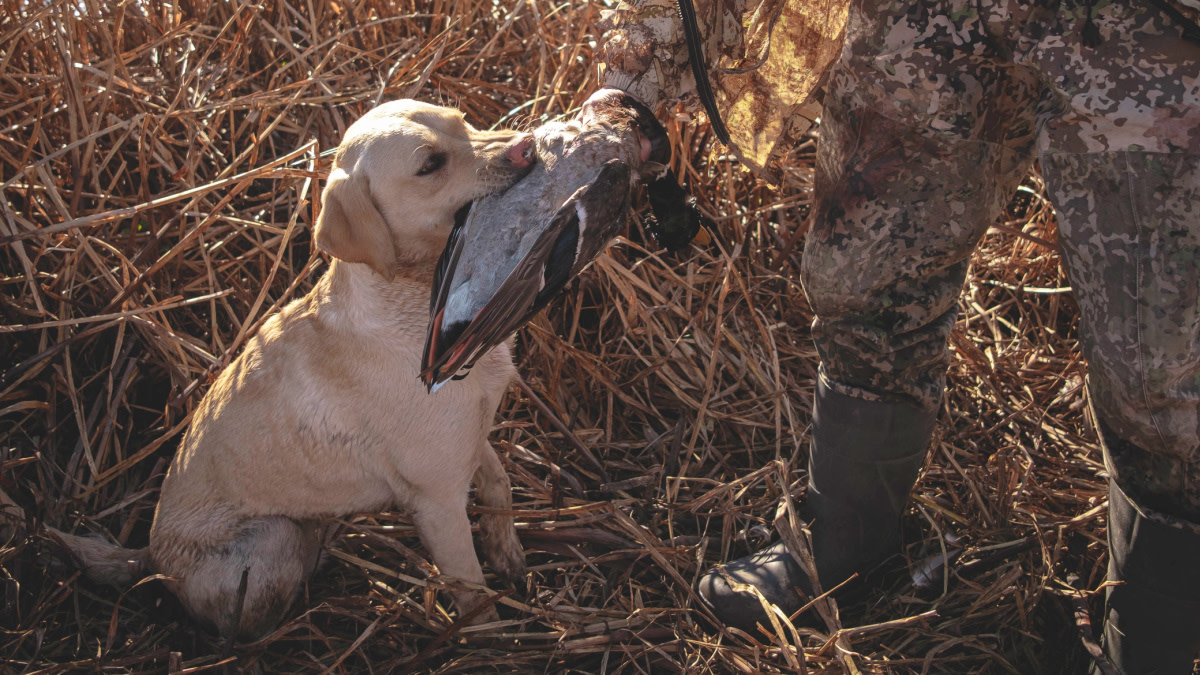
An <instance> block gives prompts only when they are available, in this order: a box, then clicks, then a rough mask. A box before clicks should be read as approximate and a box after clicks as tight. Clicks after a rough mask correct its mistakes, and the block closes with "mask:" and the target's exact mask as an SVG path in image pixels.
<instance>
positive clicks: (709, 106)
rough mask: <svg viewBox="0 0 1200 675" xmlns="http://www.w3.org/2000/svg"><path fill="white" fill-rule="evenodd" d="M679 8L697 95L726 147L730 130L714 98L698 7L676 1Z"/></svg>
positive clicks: (690, 2)
mask: <svg viewBox="0 0 1200 675" xmlns="http://www.w3.org/2000/svg"><path fill="white" fill-rule="evenodd" d="M675 4H676V6H677V7H678V8H679V18H680V20H681V21H683V37H684V41H685V42H686V43H687V50H688V61H689V62H691V64H692V76H693V77H695V78H696V93H697V94H699V95H700V102H701V103H703V104H704V112H706V113H707V114H708V122H709V124H711V125H712V130H713V133H715V134H716V135H717V138H718V139H720V141H721V142H722V143H724V144H725V145H731V143H730V142H729V129H726V128H725V121H724V120H722V119H721V112H720V111H719V110H717V99H716V97H714V96H713V90H712V83H710V82H709V81H708V67H707V65H706V62H705V60H704V45H703V44H701V42H700V27H699V25H697V23H696V7H695V5H693V4H692V0H676V3H675Z"/></svg>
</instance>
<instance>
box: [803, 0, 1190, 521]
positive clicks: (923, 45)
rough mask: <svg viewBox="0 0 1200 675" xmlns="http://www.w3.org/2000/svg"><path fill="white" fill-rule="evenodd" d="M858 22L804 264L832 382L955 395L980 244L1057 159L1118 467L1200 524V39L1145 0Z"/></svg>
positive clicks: (1064, 232) (1064, 226)
mask: <svg viewBox="0 0 1200 675" xmlns="http://www.w3.org/2000/svg"><path fill="white" fill-rule="evenodd" d="M850 21H851V25H850V28H849V29H848V35H847V43H846V48H845V50H844V51H843V54H842V58H841V61H840V62H839V63H838V65H837V66H836V67H835V69H834V70H833V72H832V74H831V79H830V82H829V86H828V87H827V94H826V99H825V105H826V109H825V113H824V116H823V121H822V129H821V144H820V145H819V148H820V149H819V157H818V167H817V186H816V187H817V195H818V199H819V203H818V205H817V209H816V216H815V218H814V220H813V223H814V225H813V229H812V231H811V233H810V234H809V236H808V239H807V242H806V248H805V253H804V263H803V264H804V269H803V270H802V272H803V279H804V284H805V291H806V293H807V295H808V296H809V299H810V302H811V303H812V306H813V308H814V310H815V313H816V316H817V319H816V321H815V323H814V327H813V333H814V337H815V339H816V343H817V348H818V350H819V352H820V355H821V360H822V376H823V377H824V378H825V380H826V382H827V384H828V385H829V386H830V387H831V388H833V389H834V390H837V391H841V392H842V393H845V394H849V395H851V396H858V397H861V398H869V399H885V400H902V401H909V402H912V403H914V404H915V405H918V406H921V407H923V408H926V409H932V408H935V407H936V406H937V405H938V404H939V402H940V400H941V396H942V392H943V390H944V388H945V377H946V368H947V365H948V363H949V352H948V349H947V339H948V336H949V333H950V330H951V328H952V326H953V323H954V319H955V316H956V311H957V299H958V296H959V293H960V291H961V288H962V284H963V281H964V279H965V275H966V271H967V265H968V261H969V258H970V256H971V254H972V252H973V251H974V249H975V247H976V245H977V244H978V242H979V240H980V238H981V237H982V236H983V234H984V232H985V231H986V230H987V228H988V226H989V225H991V224H992V223H993V222H995V220H996V218H997V217H998V216H999V215H1000V214H1001V212H1002V209H1003V207H1004V205H1005V203H1006V201H1007V200H1008V199H1009V198H1010V197H1011V195H1012V194H1013V191H1014V190H1015V188H1016V186H1017V185H1018V184H1019V182H1020V181H1021V179H1022V178H1023V177H1024V176H1025V175H1026V174H1027V172H1028V170H1029V168H1030V165H1031V163H1032V161H1033V159H1034V158H1035V157H1036V158H1038V159H1040V161H1041V163H1042V168H1043V172H1044V175H1045V178H1046V183H1047V186H1048V189H1049V192H1050V196H1051V199H1052V201H1053V203H1054V205H1055V208H1056V210H1057V214H1058V218H1059V227H1060V241H1061V245H1062V253H1063V260H1064V263H1065V266H1066V268H1067V271H1068V274H1069V277H1070V281H1071V284H1072V286H1073V288H1074V291H1075V295H1076V297H1077V299H1078V301H1079V305H1080V310H1081V319H1082V327H1083V335H1082V339H1083V347H1084V353H1085V356H1086V358H1087V360H1088V364H1089V392H1090V395H1091V397H1092V402H1093V405H1094V408H1095V410H1096V412H1097V416H1098V418H1099V419H1100V420H1101V422H1102V424H1103V425H1104V426H1105V427H1106V429H1107V430H1109V431H1111V434H1112V435H1114V436H1115V437H1116V438H1117V439H1119V440H1120V441H1121V442H1118V443H1112V442H1110V443H1109V444H1108V447H1109V449H1110V456H1109V459H1110V467H1111V468H1112V470H1113V471H1114V473H1115V475H1116V478H1117V480H1118V483H1119V484H1121V486H1122V487H1123V488H1125V489H1126V491H1127V492H1129V493H1130V494H1131V496H1134V498H1135V499H1138V500H1139V501H1141V502H1142V503H1144V504H1146V505H1147V506H1151V507H1152V508H1155V509H1159V510H1161V511H1164V512H1166V513H1171V514H1176V515H1178V516H1181V517H1184V518H1187V519H1189V520H1192V521H1193V522H1200V47H1196V46H1195V45H1193V44H1191V43H1188V42H1185V41H1184V40H1182V39H1181V37H1180V36H1181V32H1182V31H1181V29H1180V27H1179V26H1176V25H1173V24H1172V22H1171V19H1170V18H1168V17H1167V16H1165V15H1164V14H1162V13H1161V12H1160V10H1158V9H1157V8H1155V7H1154V6H1153V5H1152V4H1151V3H1143V2H1128V3H1124V2H1123V3H1116V4H1107V3H1105V2H1104V0H1099V1H1097V2H1095V3H1090V2H1081V3H1075V2H1073V1H1067V2H1061V3H1059V2H1054V1H1053V0H1052V1H1050V2H1026V1H1020V0H949V1H945V2H926V3H900V2H878V1H875V0H863V2H862V3H861V4H858V3H856V6H855V9H854V10H853V11H852V15H851V19H850ZM1089 31H1093V32H1098V34H1099V37H1100V40H1099V41H1092V44H1094V45H1096V46H1094V47H1090V46H1086V45H1085V44H1084V40H1083V36H1084V35H1085V33H1087V32H1089ZM1117 448H1119V450H1118V449H1117Z"/></svg>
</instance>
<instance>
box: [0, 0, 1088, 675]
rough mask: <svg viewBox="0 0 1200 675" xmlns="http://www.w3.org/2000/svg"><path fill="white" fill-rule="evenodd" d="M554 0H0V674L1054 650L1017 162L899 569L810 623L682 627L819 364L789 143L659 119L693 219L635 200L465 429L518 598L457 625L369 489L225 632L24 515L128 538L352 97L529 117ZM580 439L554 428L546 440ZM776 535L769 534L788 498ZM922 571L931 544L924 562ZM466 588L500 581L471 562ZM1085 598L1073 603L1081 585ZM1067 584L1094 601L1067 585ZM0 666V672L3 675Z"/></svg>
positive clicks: (1066, 448) (266, 283)
mask: <svg viewBox="0 0 1200 675" xmlns="http://www.w3.org/2000/svg"><path fill="white" fill-rule="evenodd" d="M598 12H599V9H598V8H597V7H596V6H593V5H590V4H588V3H585V2H577V3H567V2H559V1H557V0H528V1H522V2H514V3H493V2H488V1H487V0H464V1H462V2H450V1H438V0H424V1H420V0H409V1H408V2H403V1H401V2H383V1H382V0H359V1H356V2H339V1H336V0H305V1H303V2H294V1H293V0H275V1H273V2H272V1H268V2H257V3H249V2H232V3H217V2H207V1H205V0H188V1H186V2H181V3H162V2H157V1H155V0H134V1H131V2H123V3H109V2H103V1H101V0H75V1H73V2H66V1H63V0H45V1H44V2H29V1H27V0H2V1H0V17H2V18H0V167H2V169H0V189H2V190H3V199H0V264H2V265H3V267H2V268H0V311H2V312H3V314H2V315H0V316H2V319H3V321H2V325H0V353H3V354H4V355H5V358H4V359H3V361H0V368H3V371H2V372H0V450H2V454H0V462H2V467H3V470H2V471H0V487H3V489H4V490H5V491H7V492H8V493H9V494H10V495H12V497H13V499H14V500H15V501H16V502H17V503H18V504H19V505H20V506H21V507H23V508H24V511H25V513H26V517H25V518H24V519H23V520H19V521H18V522H15V523H12V524H13V525H15V527H10V528H8V531H7V532H8V538H7V539H6V540H4V541H0V545H2V546H3V547H2V548H0V575H2V583H3V585H4V593H5V600H4V605H3V607H4V609H3V612H2V613H0V636H2V637H0V663H7V664H8V666H7V667H8V668H9V669H10V671H11V672H22V673H58V672H75V671H95V672H99V671H104V672H131V673H146V672H178V673H197V672H205V671H236V670H248V671H251V672H305V673H308V672H311V673H330V672H337V673H360V672H371V673H382V672H397V673H408V672H433V673H451V672H556V673H559V672H564V673H570V672H577V673H600V672H603V673H637V672H653V673H658V672H676V671H681V672H714V673H743V672H744V673H750V672H799V673H818V672H859V673H1020V674H1028V673H1054V674H1058V673H1072V672H1083V668H1084V663H1085V657H1084V651H1083V648H1082V647H1081V646H1080V640H1079V634H1078V632H1077V627H1076V625H1075V619H1074V614H1073V612H1074V609H1075V607H1077V606H1080V605H1082V606H1085V607H1086V606H1088V605H1090V606H1091V608H1092V609H1093V611H1094V610H1095V609H1096V602H1097V596H1095V595H1094V593H1093V592H1094V591H1095V590H1096V589H1098V588H1099V587H1100V586H1101V583H1102V581H1103V577H1104V574H1103V572H1104V564H1105V557H1104V546H1103V540H1104V536H1105V534H1104V517H1105V501H1104V500H1105V494H1104V490H1103V486H1104V483H1103V479H1102V477H1101V471H1102V466H1101V464H1100V461H1099V459H1098V454H1097V450H1096V445H1095V442H1094V437H1093V435H1092V433H1091V431H1090V427H1089V425H1088V424H1087V423H1086V422H1085V419H1084V416H1085V415H1084V410H1085V407H1086V406H1085V405H1084V392H1083V388H1082V381H1083V372H1084V371H1083V365H1082V363H1081V362H1080V359H1079V354H1078V349H1077V345H1076V342H1075V337H1074V336H1075V323H1076V315H1075V308H1074V306H1073V302H1072V300H1071V296H1070V295H1069V294H1067V293H1065V292H1064V291H1065V290H1066V289H1064V288H1063V286H1064V281H1063V275H1062V272H1061V270H1060V266H1059V261H1058V257H1057V251H1056V250H1055V244H1054V240H1055V227H1054V222H1053V219H1052V216H1051V213H1050V211H1049V209H1048V207H1047V206H1046V204H1045V202H1044V198H1043V197H1042V190H1041V187H1040V184H1039V183H1038V182H1037V178H1036V177H1033V178H1031V179H1030V181H1029V182H1028V183H1027V184H1026V186H1025V187H1024V188H1023V193H1022V194H1023V195H1024V197H1025V200H1026V201H1027V202H1028V204H1027V205H1020V207H1017V206H1014V210H1016V211H1020V213H1014V214H1012V218H1011V221H1010V222H1007V223H1003V224H999V226H998V227H997V228H995V229H993V231H992V232H991V233H990V234H989V235H988V236H987V238H986V240H985V241H984V243H983V246H982V247H981V249H980V251H979V253H978V255H977V256H976V258H975V260H974V265H973V269H972V273H971V277H970V280H969V282H968V285H967V288H966V291H965V293H964V295H963V298H962V309H963V314H962V318H961V319H960V321H959V323H958V325H957V327H956V329H955V332H954V336H953V342H952V345H953V349H954V362H953V366H952V369H951V372H950V380H951V394H950V395H949V396H948V397H947V401H946V404H945V407H944V410H943V413H942V415H941V419H940V425H939V431H938V435H937V439H936V442H935V444H934V446H933V449H932V451H931V453H930V458H929V460H928V463H927V465H926V469H925V472H924V474H923V477H922V479H921V481H920V483H919V485H918V487H917V490H916V492H915V495H914V500H913V501H912V503H911V508H910V510H909V513H908V514H907V518H906V532H907V537H906V539H907V542H908V544H907V549H906V562H907V565H908V568H909V569H910V570H918V569H920V570H925V571H926V572H927V573H926V574H925V575H924V577H923V578H924V581H923V583H922V584H920V585H919V586H914V584H913V583H912V582H911V581H908V582H904V581H898V582H896V583H895V584H894V585H893V587H892V588H891V589H890V590H889V591H888V592H886V593H882V594H877V595H876V596H874V597H870V598H851V599H847V600H843V602H842V603H841V606H840V608H839V609H840V615H838V616H834V615H832V614H828V613H827V616H828V617H829V618H830V620H829V621H828V622H827V624H826V625H825V626H823V627H822V628H821V630H819V631H818V630H812V629H796V630H792V629H790V627H785V626H781V627H779V629H778V634H777V635H776V636H775V637H774V638H771V639H763V640H754V639H749V638H748V637H747V636H744V635H740V634H736V633H735V632H733V631H728V630H723V629H720V628H718V627H716V626H714V625H713V624H712V623H711V622H710V620H709V618H708V617H707V615H706V613H705V611H704V610H703V609H702V608H701V607H700V605H699V604H698V602H697V599H696V597H695V594H694V591H693V590H692V589H693V584H694V582H695V580H696V578H697V576H698V574H700V573H701V572H702V571H703V570H704V569H706V568H707V567H708V566H710V565H711V564H713V563H715V562H718V561H720V560H723V559H727V558H729V557H735V556H739V555H742V554H745V553H746V552H748V551H750V550H752V549H754V548H755V547H757V546H760V545H762V544H763V543H765V542H766V538H767V537H768V536H769V533H770V531H771V528H772V526H773V523H774V521H775V515H776V505H777V504H778V503H779V502H780V497H781V496H782V495H785V494H787V493H789V492H793V491H796V490H797V489H798V488H799V487H801V486H802V485H803V477H804V476H803V467H804V462H803V458H804V450H803V449H804V446H805V443H806V441H807V424H808V420H809V410H810V407H811V402H812V389H813V377H814V374H815V366H816V356H815V353H814V350H813V348H812V346H811V343H810V341H809V336H808V325H809V323H810V321H811V318H812V316H811V311H810V310H809V308H808V307H807V305H806V303H805V301H804V299H803V296H802V293H801V291H800V288H799V285H798V281H797V274H796V273H797V270H798V266H799V258H800V255H801V253H800V250H801V248H802V246H800V244H801V243H802V237H803V232H802V223H803V221H804V217H805V214H806V209H807V204H808V200H809V195H810V193H811V183H810V179H811V168H812V158H813V157H812V151H813V148H812V146H811V144H807V145H806V146H804V147H801V148H798V149H797V151H796V152H795V153H794V155H793V156H792V157H791V158H790V159H789V166H788V172H787V175H788V177H789V178H788V184H787V185H785V186H782V187H781V188H778V189H774V188H771V187H769V186H767V185H766V184H764V183H761V182H758V181H756V180H754V179H753V178H752V177H751V176H749V175H748V174H747V173H746V172H745V171H743V170H741V169H740V168H738V167H737V166H736V165H734V164H732V163H731V162H730V161H729V160H728V158H726V157H724V156H722V155H720V154H718V147H717V146H716V145H715V144H714V141H713V140H712V139H711V138H710V137H709V135H708V133H707V127H705V126H703V125H702V124H696V123H694V122H693V121H691V120H690V119H689V118H688V117H687V116H686V115H685V114H683V113H682V112H679V111H665V112H664V117H665V118H667V119H668V120H669V126H670V130H671V133H672V134H673V136H674V140H675V144H676V156H677V159H678V162H679V165H680V167H679V168H680V172H679V173H680V175H681V176H683V177H684V179H685V181H686V182H687V183H688V185H689V186H690V188H691V189H692V191H693V192H695V193H696V194H697V196H698V198H699V200H700V203H701V205H702V207H703V208H704V209H705V210H706V211H707V212H708V213H709V214H711V215H713V216H714V218H715V220H716V221H717V223H718V226H719V235H720V237H719V242H718V243H716V244H714V245H713V246H711V247H709V248H708V249H707V250H704V251H700V250H694V251H692V252H690V253H688V254H685V255H680V256H674V257H672V256H667V255H665V254H663V253H661V252H659V251H657V250H655V249H654V247H653V246H652V245H650V244H649V243H648V242H647V239H646V238H645V237H644V236H643V230H642V227H641V217H642V216H641V215H640V212H639V215H638V216H637V217H636V218H634V219H633V221H632V224H631V226H630V230H629V233H628V236H627V237H626V239H625V241H624V242H623V243H622V245H620V246H617V247H616V248H614V249H613V250H612V251H611V253H610V254H609V255H606V256H604V257H602V258H601V259H600V260H599V261H598V262H597V263H596V264H595V265H594V266H593V268H592V269H591V270H590V271H589V272H588V273H586V274H585V275H584V276H583V277H582V278H581V279H580V280H579V281H578V282H577V283H575V284H574V285H573V286H572V288H571V290H570V292H568V293H567V294H566V295H565V296H564V297H563V298H562V299H561V300H560V301H558V302H556V303H555V304H554V305H553V306H552V307H551V308H550V309H549V310H548V311H547V312H545V313H544V314H542V315H541V316H540V317H539V318H538V319H536V320H535V321H534V322H533V323H532V324H531V325H530V326H528V327H527V328H525V329H524V330H523V331H522V332H521V335H520V340H519V349H518V352H519V362H520V363H519V367H520V371H521V372H522V374H523V376H524V378H525V381H526V383H527V387H525V388H514V389H513V391H512V392H511V393H510V395H509V397H508V399H507V400H506V402H505V403H504V405H503V406H502V409H501V413H500V415H499V416H498V426H497V429H496V431H495V433H494V434H493V439H494V442H495V445H496V447H497V449H498V450H499V452H500V455H501V457H502V459H503V462H504V463H505V465H506V467H507V468H508V470H509V472H510V474H511V476H512V479H513V485H514V496H515V504H516V506H515V508H516V511H517V514H516V515H517V518H518V521H519V523H520V524H519V529H520V532H521V536H522V540H523V541H524V543H525V545H526V548H527V552H528V562H529V567H530V577H529V588H528V590H527V591H522V592H517V591H515V590H509V591H508V592H507V594H506V595H505V596H504V597H503V598H502V599H500V600H499V603H500V605H501V607H502V609H501V613H502V615H503V616H504V619H505V620H504V621H503V622H502V624H499V625H494V626H490V627H488V628H489V630H488V631H486V632H480V631H478V630H476V629H474V628H464V627H462V626H461V625H459V624H458V623H455V622H454V619H455V616H454V615H447V614H446V613H445V612H444V610H442V609H441V605H439V604H435V601H436V600H437V599H438V598H437V596H436V595H435V594H434V593H432V591H433V590H435V589H436V588H437V587H438V585H439V582H438V580H437V577H436V576H431V574H430V573H431V569H432V568H431V567H430V565H429V564H428V563H427V562H426V560H427V559H426V557H425V555H424V553H423V550H422V549H421V547H420V543H419V541H418V540H417V538H416V536H415V533H414V530H413V528H412V527H411V526H410V524H409V521H408V520H407V519H406V518H405V516H404V515H403V514H397V513H384V514H365V515H361V516H358V517H354V518H348V519H346V520H345V522H344V529H345V536H344V537H343V538H342V540H341V542H340V544H339V545H338V546H336V547H335V548H334V549H333V550H331V551H330V556H329V558H330V559H329V563H328V564H327V566H326V568H325V569H324V571H322V572H321V573H320V574H318V575H317V576H316V578H314V580H313V581H312V582H311V583H310V585H309V586H308V588H307V591H306V593H305V595H304V597H303V598H302V599H301V600H300V602H299V603H298V606H297V608H296V609H295V611H294V613H293V616H292V618H291V619H290V620H289V621H288V622H287V623H286V624H285V625H283V626H282V627H281V628H280V629H279V630H278V631H276V632H275V633H274V634H273V635H271V636H270V637H268V638H266V639H265V640H263V641H261V642H258V643H255V644H250V645H239V646H232V645H226V644H223V643H222V642H221V641H220V640H218V639H217V638H216V637H214V636H212V635H209V634H207V633H204V632H203V631H198V630H197V628H196V626H195V625H193V624H191V623H190V622H189V621H188V620H187V619H186V618H184V617H182V616H181V615H180V612H179V611H178V610H177V609H176V608H174V606H173V604H172V600H171V598H170V597H169V596H168V595H166V594H165V593H164V592H163V591H162V590H161V589H159V588H158V586H157V584H156V583H154V582H153V581H150V582H146V583H143V584H140V585H139V586H138V587H136V588H134V589H116V588H107V587H98V586H95V585H92V584H89V583H87V582H85V581H84V580H82V579H81V578H80V576H79V574H78V573H76V572H74V571H73V569H72V568H71V567H70V566H69V565H67V564H65V563H64V561H63V559H62V557H61V555H59V554H58V553H57V552H56V547H55V546H54V544H53V542H52V541H50V540H49V539H47V538H46V537H45V535H44V530H43V529H42V528H43V525H44V524H45V525H53V526H56V527H59V528H63V529H66V530H69V531H74V532H94V533H102V535H103V536H107V537H110V538H112V539H114V540H116V541H119V542H122V543H125V544H128V545H144V543H145V541H146V537H147V531H148V528H149V521H150V518H151V515H152V513H153V507H154V504H155V500H156V491H157V488H158V485H159V483H160V481H161V478H162V475H163V472H164V470H165V467H166V465H167V463H168V462H169V460H170V457H171V456H172V453H173V450H174V447H175V445H176V444H177V442H178V440H179V437H180V434H181V431H182V429H184V428H185V426H186V424H187V422H188V419H189V415H190V413H191V411H192V410H193V408H194V407H195V405H196V403H197V402H198V400H199V398H200V397H201V395H202V394H203V392H204V391H205V389H206V387H207V385H208V384H209V383H210V382H211V381H212V378H213V377H214V375H215V374H216V373H217V372H218V371H219V370H220V369H221V368H222V367H223V366H224V365H226V364H228V363H229V361H230V360H231V358H232V357H233V356H234V355H235V354H236V353H237V351H238V349H239V347H240V346H241V345H242V344H243V343H244V341H245V340H246V338H247V337H248V336H249V335H252V334H253V332H254V330H255V329H256V327H257V326H258V325H259V324H260V323H261V322H262V320H263V319H264V317H266V316H267V315H269V314H270V313H271V312H272V311H274V310H275V309H276V308H278V307H280V306H281V305H282V304H284V303H286V302H288V301H289V300H290V299H292V298H294V297H296V296H297V295H298V294H301V293H303V292H304V291H305V290H306V289H307V288H309V286H310V285H311V283H312V282H313V280H314V279H315V278H316V276H317V275H319V274H320V273H321V272H322V270H323V269H324V267H325V261H324V260H323V259H322V258H321V257H320V256H318V255H314V254H313V252H312V249H311V244H310V239H309V226H310V224H311V223H312V222H313V214H314V212H315V210H316V208H317V206H316V197H317V195H318V194H319V191H320V186H321V184H322V179H323V176H324V172H325V171H327V170H328V150H329V149H331V148H333V147H334V146H335V144H336V143H337V141H338V139H339V138H340V135H341V133H342V131H343V130H344V129H345V128H346V126H347V125H348V124H349V123H350V122H351V121H352V120H353V119H355V118H356V117H357V116H358V115H360V114H361V113H362V112H363V111H365V110H367V109H369V108H370V107H371V106H372V105H374V104H375V103H376V102H378V101H380V100H386V99H393V98H399V97H405V96H412V97H417V98H422V99H425V100H430V101H433V102H439V103H449V104H454V105H458V106H460V107H461V108H462V109H463V110H464V111H465V112H466V115H467V117H468V119H469V120H470V121H472V122H473V123H475V124H477V125H481V126H490V125H492V124H496V123H501V124H504V125H508V126H512V125H521V126H526V127H528V126H531V125H534V124H536V123H538V122H539V121H540V120H542V119H545V118H546V117H547V116H553V115H556V114H560V113H563V112H565V111H568V110H570V109H571V108H572V107H573V106H576V105H578V104H579V103H580V102H581V101H582V100H583V99H584V98H585V97H586V96H587V94H588V93H589V92H590V91H591V90H592V88H594V86H595V82H594V79H595V75H594V70H595V69H594V66H593V64H592V63H591V53H592V48H593V44H594V40H595V39H596V37H597V34H596V30H597V29H596V28H595V25H596V24H595V22H596V19H597V18H598ZM579 445H582V446H583V447H585V448H586V449H587V450H588V451H589V453H590V455H592V456H593V457H594V458H595V460H596V461H594V462H593V461H592V460H591V459H590V458H589V456H588V454H587V453H582V452H579V450H578V449H577V448H578V446H579ZM783 515H784V516H785V517H784V519H783V521H781V522H783V523H785V522H786V520H787V519H786V515H787V514H786V513H785V514H783ZM942 556H946V557H947V558H951V559H953V564H952V565H950V566H949V567H936V566H931V565H929V564H928V561H930V560H937V559H940V558H941V557H942ZM493 586H494V587H497V588H499V586H498V585H497V584H496V583H495V582H493ZM1080 591H1082V593H1081V592H1080ZM1089 594H1091V595H1089ZM0 670H3V669H2V668H0Z"/></svg>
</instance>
